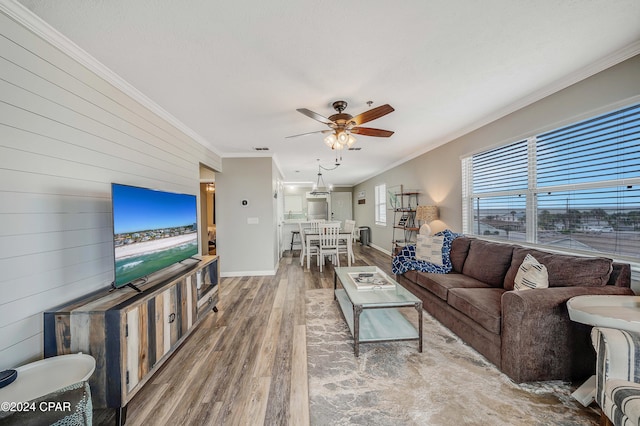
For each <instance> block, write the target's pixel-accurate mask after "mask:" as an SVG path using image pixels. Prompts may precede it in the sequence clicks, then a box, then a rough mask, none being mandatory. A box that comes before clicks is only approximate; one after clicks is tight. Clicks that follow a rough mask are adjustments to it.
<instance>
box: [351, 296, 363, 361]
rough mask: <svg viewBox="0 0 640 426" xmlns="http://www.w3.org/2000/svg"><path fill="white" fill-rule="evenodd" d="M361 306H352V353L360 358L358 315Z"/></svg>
mask: <svg viewBox="0 0 640 426" xmlns="http://www.w3.org/2000/svg"><path fill="white" fill-rule="evenodd" d="M361 313H362V306H360V305H353V353H354V354H355V356H356V357H359V356H360V314H361Z"/></svg>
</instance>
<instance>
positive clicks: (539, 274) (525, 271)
mask: <svg viewBox="0 0 640 426" xmlns="http://www.w3.org/2000/svg"><path fill="white" fill-rule="evenodd" d="M513 287H514V289H515V290H529V289H532V288H547V287H549V274H548V273H547V268H546V267H545V266H544V265H542V264H541V263H540V262H538V261H537V260H536V258H535V257H533V256H531V255H530V254H527V256H526V257H525V258H524V260H523V261H522V263H521V264H520V267H519V268H518V273H517V274H516V278H515V280H514V283H513Z"/></svg>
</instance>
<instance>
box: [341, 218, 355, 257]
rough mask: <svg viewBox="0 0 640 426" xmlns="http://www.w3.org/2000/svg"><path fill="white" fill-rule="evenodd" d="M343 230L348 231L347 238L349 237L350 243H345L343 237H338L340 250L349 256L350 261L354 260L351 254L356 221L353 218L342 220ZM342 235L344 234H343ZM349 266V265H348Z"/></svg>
mask: <svg viewBox="0 0 640 426" xmlns="http://www.w3.org/2000/svg"><path fill="white" fill-rule="evenodd" d="M343 231H347V232H350V233H351V235H350V236H349V238H350V239H351V244H347V242H346V241H344V240H345V238H341V239H340V252H341V253H346V254H347V256H349V259H350V260H351V262H355V261H356V257H355V255H354V254H353V243H354V242H355V239H356V221H355V220H350V219H347V220H345V221H344V228H343ZM343 237H344V234H343ZM349 266H351V265H349Z"/></svg>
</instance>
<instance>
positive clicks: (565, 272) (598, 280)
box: [504, 247, 613, 290]
mask: <svg viewBox="0 0 640 426" xmlns="http://www.w3.org/2000/svg"><path fill="white" fill-rule="evenodd" d="M527 254H531V255H532V256H533V257H535V258H536V259H537V260H538V262H540V263H541V264H543V265H544V266H546V268H547V273H548V274H549V287H573V286H581V287H599V286H604V285H606V284H607V282H608V281H609V276H610V275H611V271H612V269H613V268H612V263H613V261H612V260H611V259H606V258H604V257H584V256H572V255H567V254H557V253H548V252H544V251H540V250H535V249H529V248H525V247H515V248H514V250H513V257H512V259H511V266H510V268H509V270H508V271H507V273H506V275H505V277H504V288H506V289H507V290H513V288H514V280H515V277H516V274H517V273H518V268H519V267H520V264H521V263H522V261H523V260H524V258H525V257H526V256H527Z"/></svg>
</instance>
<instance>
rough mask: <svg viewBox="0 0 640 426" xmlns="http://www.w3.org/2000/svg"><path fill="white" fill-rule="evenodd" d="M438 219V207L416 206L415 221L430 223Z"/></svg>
mask: <svg viewBox="0 0 640 426" xmlns="http://www.w3.org/2000/svg"><path fill="white" fill-rule="evenodd" d="M436 219H438V206H418V208H417V209H416V220H422V221H424V222H432V221H434V220H436Z"/></svg>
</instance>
